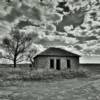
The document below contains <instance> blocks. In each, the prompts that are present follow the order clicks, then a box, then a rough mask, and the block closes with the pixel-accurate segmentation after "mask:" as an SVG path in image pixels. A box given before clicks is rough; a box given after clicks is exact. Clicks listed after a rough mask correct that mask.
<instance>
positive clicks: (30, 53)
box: [26, 48, 38, 69]
mask: <svg viewBox="0 0 100 100" xmlns="http://www.w3.org/2000/svg"><path fill="white" fill-rule="evenodd" d="M37 52H38V50H37V49H36V48H32V49H30V50H29V51H28V53H27V55H26V56H27V60H28V61H29V62H30V63H31V65H30V67H31V69H32V68H33V67H34V58H33V57H34V56H35V55H36V53H37Z"/></svg>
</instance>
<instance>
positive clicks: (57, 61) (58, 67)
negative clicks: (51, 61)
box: [56, 59, 61, 70]
mask: <svg viewBox="0 0 100 100" xmlns="http://www.w3.org/2000/svg"><path fill="white" fill-rule="evenodd" d="M56 69H57V70H60V69H61V68H60V59H57V60H56Z"/></svg>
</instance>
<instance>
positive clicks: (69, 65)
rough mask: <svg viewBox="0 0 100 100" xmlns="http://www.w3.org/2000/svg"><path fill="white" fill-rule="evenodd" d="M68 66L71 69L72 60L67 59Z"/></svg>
mask: <svg viewBox="0 0 100 100" xmlns="http://www.w3.org/2000/svg"><path fill="white" fill-rule="evenodd" d="M67 68H68V69H70V68H71V61H70V60H69V59H67Z"/></svg>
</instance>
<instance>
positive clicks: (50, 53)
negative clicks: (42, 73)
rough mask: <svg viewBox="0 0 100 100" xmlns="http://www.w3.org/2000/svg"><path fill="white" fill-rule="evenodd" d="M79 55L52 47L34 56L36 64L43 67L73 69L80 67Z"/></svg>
mask: <svg viewBox="0 0 100 100" xmlns="http://www.w3.org/2000/svg"><path fill="white" fill-rule="evenodd" d="M79 57H80V56H79V55H78V54H74V53H72V52H69V51H66V50H64V49H61V48H55V47H50V48H48V49H46V50H45V51H43V52H41V53H39V54H37V55H36V56H35V57H34V66H35V67H37V68H43V69H55V70H62V69H72V70H77V69H78V67H79Z"/></svg>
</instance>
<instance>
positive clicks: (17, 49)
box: [1, 29, 32, 68]
mask: <svg viewBox="0 0 100 100" xmlns="http://www.w3.org/2000/svg"><path fill="white" fill-rule="evenodd" d="M9 34H10V37H4V38H3V39H2V43H1V46H2V48H3V49H4V50H5V51H6V55H5V56H3V58H5V59H9V60H11V61H13V64H14V68H15V67H16V64H17V63H19V62H22V61H23V58H24V53H25V52H27V50H28V49H29V47H30V46H31V44H32V34H26V33H24V32H20V31H19V30H18V29H12V30H11V32H10V33H9Z"/></svg>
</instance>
